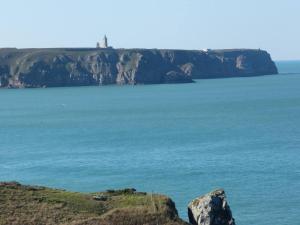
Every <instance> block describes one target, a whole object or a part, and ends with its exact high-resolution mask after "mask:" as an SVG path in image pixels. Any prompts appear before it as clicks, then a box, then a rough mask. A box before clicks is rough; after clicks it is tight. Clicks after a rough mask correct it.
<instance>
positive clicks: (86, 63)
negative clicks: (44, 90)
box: [0, 48, 278, 88]
mask: <svg viewBox="0 0 300 225" xmlns="http://www.w3.org/2000/svg"><path fill="white" fill-rule="evenodd" d="M277 73H278V72H277V68H276V66H275V64H274V62H273V61H272V59H271V57H270V55H269V54H268V53H267V52H266V51H262V50H251V49H248V50H247V49H233V50H210V51H196V50H195V51H193V50H158V49H95V48H91V49H88V48H82V49H80V48H74V49H71V48H70V49H14V48H6V49H0V87H12V88H20V87H59V86H87V85H107V84H160V83H188V82H193V79H202V78H224V77H239V76H259V75H269V74H277Z"/></svg>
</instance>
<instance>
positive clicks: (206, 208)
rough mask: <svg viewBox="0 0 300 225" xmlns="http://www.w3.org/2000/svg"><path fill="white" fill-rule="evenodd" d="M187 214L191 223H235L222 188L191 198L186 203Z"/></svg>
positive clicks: (221, 224) (195, 224) (194, 224)
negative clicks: (188, 202) (189, 201)
mask: <svg viewBox="0 0 300 225" xmlns="http://www.w3.org/2000/svg"><path fill="white" fill-rule="evenodd" d="M188 216H189V221H190V223H191V224H193V225H235V222H234V219H233V217H232V213H231V210H230V208H229V205H228V203H227V200H226V196H225V192H224V190H222V189H219V190H216V191H213V192H211V193H209V194H206V195H204V196H201V197H199V198H196V199H195V200H193V201H192V202H191V203H190V204H189V205H188Z"/></svg>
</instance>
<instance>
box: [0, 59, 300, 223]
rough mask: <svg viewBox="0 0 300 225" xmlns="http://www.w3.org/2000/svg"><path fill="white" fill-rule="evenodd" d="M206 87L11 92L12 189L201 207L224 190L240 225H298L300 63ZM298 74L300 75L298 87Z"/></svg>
mask: <svg viewBox="0 0 300 225" xmlns="http://www.w3.org/2000/svg"><path fill="white" fill-rule="evenodd" d="M278 66H279V70H280V72H281V73H282V75H274V76H262V77H254V78H232V79H215V80H197V82H196V83H194V84H178V85H177V84H174V85H147V86H134V87H133V86H124V87H117V86H105V87H79V88H49V89H24V90H7V89H2V90H0V101H1V104H0V124H1V125H0V180H17V181H20V182H23V183H26V184H38V185H46V186H51V187H59V188H64V189H69V190H74V191H84V192H90V191H99V190H105V189H111V188H123V187H135V188H137V189H138V190H141V191H154V192H160V193H165V194H167V195H169V196H171V197H172V198H173V199H174V200H175V202H176V204H177V208H178V209H179V212H180V215H181V216H182V217H184V218H186V217H187V216H186V206H187V204H188V202H189V201H190V200H192V199H193V198H194V197H197V196H198V195H200V194H203V193H206V192H208V191H210V190H212V189H215V188H218V187H223V188H225V190H226V192H227V195H228V197H229V204H230V205H231V208H232V210H233V215H234V217H235V218H236V221H237V224H239V225H249V224H257V225H258V224H260V225H274V224H275V223H276V224H282V225H283V224H288V225H298V224H299V218H298V217H299V214H300V203H299V202H300V163H299V161H300V156H299V151H300V150H299V146H300V62H278ZM297 74H298V75H297Z"/></svg>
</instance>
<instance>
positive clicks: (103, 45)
mask: <svg viewBox="0 0 300 225" xmlns="http://www.w3.org/2000/svg"><path fill="white" fill-rule="evenodd" d="M100 47H101V48H108V42H107V37H106V35H104V38H103V40H102V43H101V46H100Z"/></svg>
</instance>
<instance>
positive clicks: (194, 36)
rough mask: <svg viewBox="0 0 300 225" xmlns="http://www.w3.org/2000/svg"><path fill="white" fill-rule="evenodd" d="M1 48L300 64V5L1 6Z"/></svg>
mask: <svg viewBox="0 0 300 225" xmlns="http://www.w3.org/2000/svg"><path fill="white" fill-rule="evenodd" d="M0 2H1V4H0V5H1V13H0V24H1V32H0V47H18V48H28V47H89V46H91V47H94V46H95V44H96V41H97V39H100V38H102V36H103V35H104V34H107V36H108V38H109V42H110V44H111V45H113V46H114V47H118V48H121V47H124V48H132V47H138V48H143V47H144V48H180V49H203V48H262V49H266V50H268V51H269V52H270V53H271V54H272V56H273V58H274V59H300V44H299V42H300V29H299V27H300V26H299V24H300V0H106V1H104V0H84V1H80V0H24V1H20V0H0Z"/></svg>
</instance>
